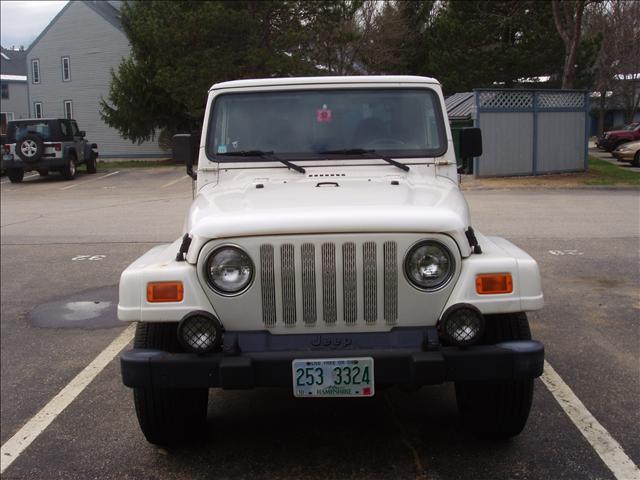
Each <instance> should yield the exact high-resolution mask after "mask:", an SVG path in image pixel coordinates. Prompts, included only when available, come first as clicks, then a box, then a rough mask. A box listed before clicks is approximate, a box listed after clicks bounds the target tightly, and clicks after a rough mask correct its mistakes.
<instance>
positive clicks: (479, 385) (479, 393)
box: [456, 313, 533, 439]
mask: <svg viewBox="0 0 640 480" xmlns="http://www.w3.org/2000/svg"><path fill="white" fill-rule="evenodd" d="M508 340H531V331H530V329H529V322H528V320H527V316H526V315H525V314H524V313H511V314H501V315H487V317H486V331H485V335H484V338H483V341H482V343H484V344H493V343H498V342H504V341H508ZM456 399H457V402H458V411H459V412H460V416H461V417H462V421H463V423H464V424H465V425H466V426H467V427H468V428H469V429H470V430H471V431H472V432H474V433H475V434H477V435H479V436H481V437H487V438H493V439H507V438H510V437H513V436H515V435H518V434H519V433H520V432H521V431H522V430H523V429H524V426H525V424H526V423H527V419H528V418H529V411H530V410H531V402H532V399H533V379H526V380H506V381H495V382H456Z"/></svg>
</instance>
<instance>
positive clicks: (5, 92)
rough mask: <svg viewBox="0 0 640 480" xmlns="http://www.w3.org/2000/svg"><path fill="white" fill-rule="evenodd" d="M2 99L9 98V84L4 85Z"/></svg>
mask: <svg viewBox="0 0 640 480" xmlns="http://www.w3.org/2000/svg"><path fill="white" fill-rule="evenodd" d="M2 98H9V84H7V83H3V84H2Z"/></svg>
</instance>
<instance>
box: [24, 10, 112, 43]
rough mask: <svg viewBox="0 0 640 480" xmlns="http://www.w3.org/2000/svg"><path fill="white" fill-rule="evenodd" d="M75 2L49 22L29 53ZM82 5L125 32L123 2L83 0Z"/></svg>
mask: <svg viewBox="0 0 640 480" xmlns="http://www.w3.org/2000/svg"><path fill="white" fill-rule="evenodd" d="M74 3H76V2H74V1H73V0H71V1H69V2H67V4H66V5H65V6H64V7H63V8H62V10H60V11H59V12H58V14H57V15H56V16H55V17H53V20H51V21H50V22H49V25H47V26H46V27H45V28H44V30H42V32H40V35H38V36H37V37H36V39H35V40H34V41H33V42H31V45H29V48H27V50H26V51H27V52H29V51H31V49H32V48H33V47H34V46H35V45H37V44H38V42H39V41H40V40H41V39H42V37H44V36H45V35H46V33H47V32H48V31H49V29H50V28H51V27H52V26H53V25H54V24H55V23H56V22H57V21H58V19H59V18H60V17H61V16H62V15H64V12H66V11H67V9H68V8H69V7H70V6H71V5H73V4H74ZM82 3H84V4H85V5H86V6H87V7H89V8H90V9H91V10H93V11H94V12H96V13H97V14H98V15H100V16H101V17H102V18H103V19H104V20H106V21H107V22H108V23H110V24H111V25H113V26H114V27H115V28H117V29H118V30H121V31H122V30H123V29H122V22H121V21H120V9H119V6H120V4H121V2H116V1H114V2H103V1H100V0H82Z"/></svg>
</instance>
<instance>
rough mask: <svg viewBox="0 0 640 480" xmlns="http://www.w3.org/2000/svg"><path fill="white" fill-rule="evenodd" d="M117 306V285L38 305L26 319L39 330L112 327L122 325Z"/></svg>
mask: <svg viewBox="0 0 640 480" xmlns="http://www.w3.org/2000/svg"><path fill="white" fill-rule="evenodd" d="M117 306H118V287H117V286H112V287H103V288H96V289H92V290H85V291H84V292H79V293H75V294H73V295H71V296H69V297H65V298H60V299H57V300H54V301H51V302H48V303H43V304H42V305H38V306H37V307H35V308H34V309H33V310H32V311H31V312H30V313H29V315H28V319H29V323H30V324H31V325H32V326H34V327H40V328H83V329H89V330H92V329H97V328H114V327H119V326H122V325H123V324H122V322H120V321H119V320H118V316H117Z"/></svg>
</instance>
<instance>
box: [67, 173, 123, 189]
mask: <svg viewBox="0 0 640 480" xmlns="http://www.w3.org/2000/svg"><path fill="white" fill-rule="evenodd" d="M116 173H120V171H117V172H111V173H107V174H106V175H103V176H101V177H98V178H91V179H89V180H85V181H84V182H80V183H74V184H73V185H67V186H66V187H62V188H61V189H60V190H69V189H70V188H75V187H79V186H80V185H84V184H85V183H89V182H95V181H96V180H102V179H103V178H107V177H110V176H111V175H115V174H116Z"/></svg>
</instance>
